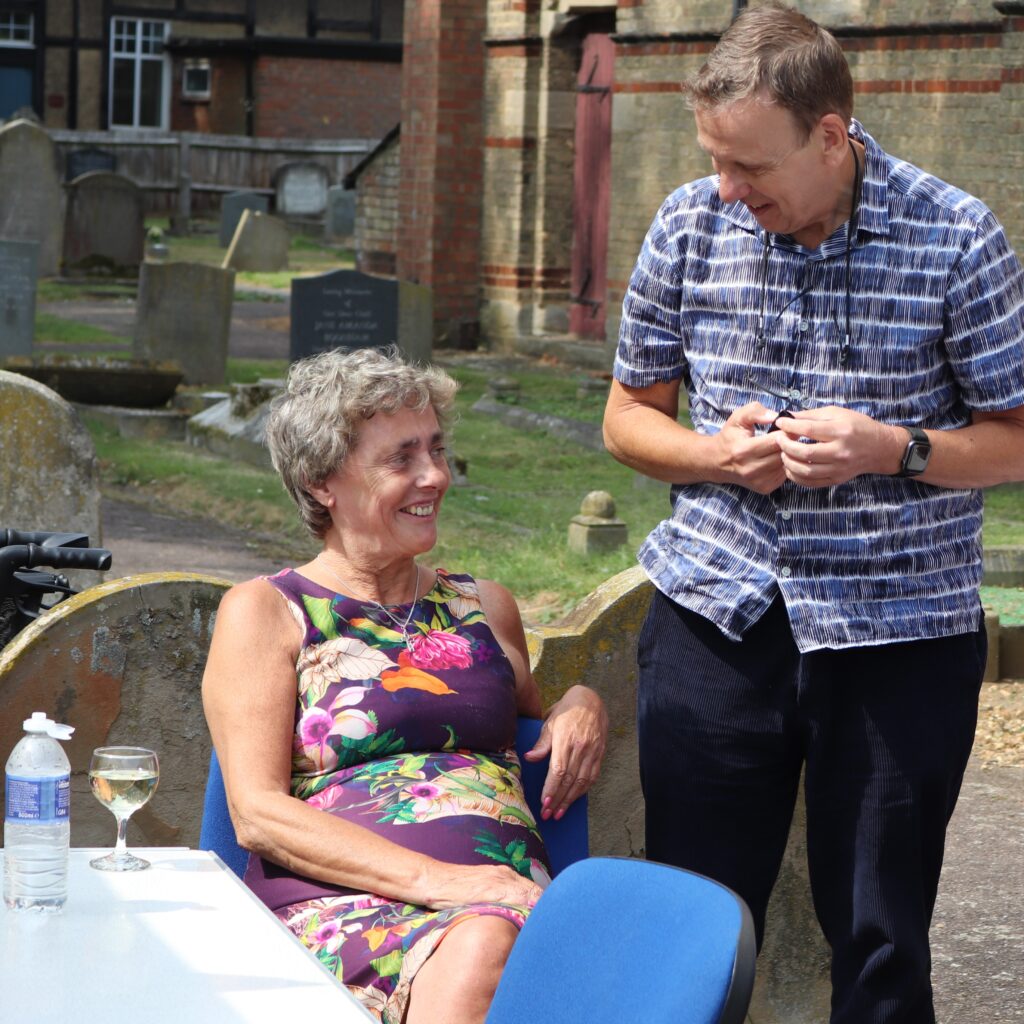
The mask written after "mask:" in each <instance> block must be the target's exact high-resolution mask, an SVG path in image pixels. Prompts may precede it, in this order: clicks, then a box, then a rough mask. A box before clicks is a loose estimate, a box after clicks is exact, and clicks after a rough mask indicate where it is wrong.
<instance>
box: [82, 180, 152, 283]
mask: <svg viewBox="0 0 1024 1024" xmlns="http://www.w3.org/2000/svg"><path fill="white" fill-rule="evenodd" d="M67 197H68V202H67V214H66V216H65V219H64V270H65V272H66V273H72V274H76V273H77V274H89V273H107V274H110V273H113V274H117V275H125V274H127V275H130V276H135V275H136V274H137V273H138V271H139V264H140V263H141V262H142V257H143V250H144V247H145V226H144V224H143V196H142V189H141V188H139V186H138V185H136V184H135V182H134V181H132V180H131V179H130V178H126V177H125V176H124V175H123V174H112V173H111V172H109V171H89V172H87V173H86V174H83V175H82V176H81V177H79V178H75V180H74V181H72V182H71V183H70V184H69V185H68V186H67Z"/></svg>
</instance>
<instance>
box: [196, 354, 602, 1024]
mask: <svg viewBox="0 0 1024 1024" xmlns="http://www.w3.org/2000/svg"><path fill="white" fill-rule="evenodd" d="M455 389H456V385H455V383H454V381H452V380H451V379H450V378H449V377H448V376H447V375H446V374H444V373H443V372H442V371H440V370H437V369H432V368H427V369H422V368H418V367H414V366H410V365H409V364H407V363H405V362H403V361H402V360H401V359H400V358H398V356H397V354H396V353H395V352H390V353H385V354H382V353H378V352H374V351H359V352H354V353H348V354H346V353H342V352H328V353H323V354H321V355H318V356H315V357H313V358H311V359H309V360H304V361H302V362H299V363H296V364H295V365H294V366H293V367H292V370H291V372H290V375H289V379H288V385H287V388H286V391H285V392H284V394H282V395H281V396H279V398H278V399H275V401H274V403H273V405H272V407H271V412H270V417H269V420H268V423H267V430H266V436H267V444H268V447H269V448H270V453H271V458H272V460H273V462H274V466H275V468H276V469H277V471H278V473H279V474H280V475H281V478H282V480H283V481H284V484H285V487H286V489H287V490H288V492H289V494H290V495H291V496H292V498H293V499H294V501H295V503H296V506H297V507H298V510H299V514H300V516H301V518H302V521H303V523H304V524H305V526H306V528H307V529H308V530H309V532H310V533H311V534H313V536H315V537H317V538H318V539H319V540H320V541H321V542H322V545H323V547H322V550H321V551H320V553H319V554H318V555H317V556H316V557H315V558H314V559H313V560H312V561H310V562H308V563H307V564H305V565H302V566H300V567H298V568H297V569H294V570H292V569H286V570H284V571H283V572H281V573H278V574H277V575H275V576H272V577H269V578H268V577H261V578H259V579H256V580H251V581H249V582H248V583H243V584H241V585H240V586H237V587H235V588H233V589H232V590H231V591H229V592H228V594H227V595H226V596H225V598H224V600H223V602H222V604H221V607H220V610H219V611H218V615H217V625H216V629H215V632H214V636H213V642H212V644H211V649H210V657H209V661H208V664H207V669H206V674H205V676H204V680H203V697H204V703H205V707H206V713H207V718H208V720H209V723H210V730H211V733H212V735H213V739H214V743H215V745H216V748H217V753H218V756H219V759H220V762H221V765H222V768H223V771H224V777H225V785H226V789H227V795H228V802H229V806H230V808H231V815H232V819H233V821H234V824H235V830H236V833H237V835H238V839H239V842H240V843H241V844H242V845H243V846H244V847H246V848H247V849H249V850H250V851H251V855H250V861H249V869H248V871H247V873H246V881H247V882H248V884H249V885H250V886H251V887H252V888H253V889H254V891H255V892H256V893H257V894H258V895H259V896H260V897H261V898H262V899H263V900H264V902H266V903H267V905H268V906H269V907H270V908H271V909H272V910H273V911H274V912H275V913H276V914H277V915H278V916H279V917H280V918H281V920H283V921H284V922H285V923H286V924H287V925H288V927H289V928H291V929H292V931H294V933H295V934H296V935H297V936H298V937H299V938H300V940H301V941H302V942H303V943H304V944H305V945H307V946H308V947H309V949H310V950H311V952H312V953H314V954H315V955H316V956H317V957H318V958H319V959H320V960H321V962H323V963H324V964H325V965H326V966H327V967H328V968H329V969H330V970H332V971H334V972H335V973H336V974H337V975H338V976H339V977H340V978H341V979H342V980H343V981H344V982H345V984H347V985H348V986H349V987H350V988H351V989H352V990H353V991H354V992H355V993H356V995H357V996H358V997H359V998H360V999H361V1000H362V1001H363V1003H364V1004H365V1005H366V1006H367V1007H368V1008H369V1009H370V1010H371V1011H373V1012H374V1013H376V1014H377V1015H378V1016H379V1017H380V1019H381V1020H383V1021H394V1022H397V1021H404V1022H406V1024H417V1022H422V1021H432V1022H438V1021H440V1020H442V1019H443V1020H447V1021H452V1022H455V1021H460V1022H466V1024H469V1022H473V1021H482V1020H483V1018H484V1015H485V1014H486V1011H487V1007H488V1005H489V1003H490V998H491V995H492V994H493V991H494V987H495V985H496V984H497V980H498V977H499V975H500V973H501V970H502V967H503V965H504V962H505V957H506V956H507V954H508V952H509V950H510V948H511V945H512V942H513V940H514V939H515V936H516V934H517V932H518V928H519V927H520V926H521V925H522V922H523V920H524V919H525V917H526V915H527V914H528V913H529V912H530V908H531V907H532V906H533V904H534V902H535V901H536V899H537V897H538V896H539V894H540V891H541V889H542V888H543V886H544V885H545V884H546V883H547V881H548V867H547V855H546V853H545V851H544V846H543V843H542V842H541V839H540V834H539V832H538V829H537V824H536V821H535V820H534V818H533V817H532V815H531V813H530V811H529V809H528V807H527V805H526V802H525V798H524V796H523V789H522V783H521V778H520V770H519V763H518V761H517V759H516V756H515V753H514V750H513V747H514V739H515V727H516V719H517V716H518V715H520V714H525V715H530V716H534V717H538V716H540V714H541V702H540V696H539V693H538V690H537V686H536V683H535V682H534V680H533V677H532V675H531V673H530V669H529V658H528V655H527V652H526V641H525V637H524V635H523V628H522V623H521V622H520V619H519V613H518V610H517V609H516V604H515V601H514V600H513V598H512V595H511V594H510V593H509V592H508V591H507V590H505V588H504V587H501V586H499V585H498V584H496V583H493V582H490V581H488V580H476V579H474V578H473V577H472V576H470V575H468V574H466V573H456V572H449V571H447V570H444V569H432V568H428V567H427V566H425V565H421V564H420V563H419V562H418V561H417V558H418V557H419V556H421V555H423V554H425V553H426V552H428V551H429V550H430V549H431V548H432V547H433V546H434V544H435V542H436V540H437V522H438V516H439V513H440V510H441V506H442V502H443V500H444V497H445V493H446V492H447V490H448V486H449V483H450V475H449V471H448V464H447V459H446V456H445V429H446V426H447V424H448V422H449V420H450V418H451V412H452V408H453V399H454V393H455ZM606 731H607V716H606V714H605V711H604V707H603V705H602V703H601V701H600V699H599V698H598V697H597V696H596V694H594V693H593V692H592V691H590V690H588V689H586V688H585V687H582V686H576V687H572V688H571V689H570V690H568V692H567V693H566V695H565V696H564V697H563V698H562V699H561V700H560V701H559V702H558V703H557V704H555V705H554V707H552V708H551V709H550V711H549V712H548V714H547V717H546V721H545V725H544V728H543V730H542V732H541V736H540V739H539V740H538V743H537V745H536V746H535V747H534V749H533V750H532V751H530V752H529V753H527V755H526V756H527V757H528V758H530V759H540V758H542V757H544V756H547V755H548V754H549V753H550V755H551V770H550V773H549V776H548V779H547V782H546V785H545V788H544V795H543V810H542V815H543V816H544V817H551V816H554V817H561V816H562V815H563V814H564V813H565V810H566V809H567V807H568V806H569V804H570V803H571V802H572V801H573V800H575V799H576V798H577V797H578V796H580V795H581V794H582V793H584V792H586V790H587V789H588V788H589V786H590V784H591V783H592V782H593V780H594V777H595V775H596V773H597V770H598V768H599V766H600V762H601V758H602V756H603V752H604V745H605V735H606ZM456 924H457V925H459V927H458V928H457V929H455V928H454V926H455V925H456ZM453 929H454V933H453ZM452 933H453V934H452ZM439 1007H444V1008H445V1009H446V1012H447V1016H439V1014H438V1008H439Z"/></svg>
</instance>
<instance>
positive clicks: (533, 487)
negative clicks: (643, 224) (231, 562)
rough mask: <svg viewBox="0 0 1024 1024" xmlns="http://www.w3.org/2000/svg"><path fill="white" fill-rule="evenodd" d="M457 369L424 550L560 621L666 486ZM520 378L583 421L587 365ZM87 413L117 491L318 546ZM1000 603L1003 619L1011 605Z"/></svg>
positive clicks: (173, 453) (990, 534) (185, 461)
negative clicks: (602, 550) (495, 398)
mask: <svg viewBox="0 0 1024 1024" xmlns="http://www.w3.org/2000/svg"><path fill="white" fill-rule="evenodd" d="M439 361H440V362H444V359H443V357H442V358H441V359H439ZM228 369H229V376H230V379H231V380H232V381H233V382H242V381H255V380H258V379H260V378H264V377H272V378H273V377H276V378H280V377H283V376H284V375H285V373H286V371H287V362H286V361H285V360H275V361H268V360H235V359H232V360H229V366H228ZM448 369H449V370H450V372H451V373H452V375H453V376H455V377H456V378H458V379H459V380H460V383H461V384H462V388H461V389H460V392H459V396H458V400H457V404H458V412H459V420H458V422H457V423H456V426H455V430H454V435H453V443H452V449H453V451H454V453H455V454H456V455H457V456H459V457H460V458H463V459H465V460H466V461H467V464H468V474H467V475H468V486H460V487H456V486H453V487H452V488H451V489H450V490H449V491H448V495H447V497H446V498H445V502H444V507H443V510H442V514H441V520H440V530H439V540H438V544H437V547H436V548H435V549H434V551H433V552H431V554H430V555H429V556H426V557H427V559H428V560H429V561H430V562H431V564H434V565H440V566H444V567H446V568H450V569H454V570H466V571H470V572H473V573H474V574H475V575H478V576H483V577H489V578H491V579H496V580H498V581H499V582H501V583H503V584H505V585H506V586H507V587H509V589H511V590H512V592H513V593H514V594H515V595H516V598H517V600H518V602H519V604H520V607H521V609H522V611H523V616H524V619H525V620H526V621H527V622H528V623H531V624H543V623H549V622H554V621H557V620H558V619H559V618H561V617H562V616H563V615H564V614H565V613H566V612H568V611H569V610H570V609H571V608H572V607H574V606H575V605H576V604H577V603H578V602H579V601H580V600H581V599H582V598H583V597H585V596H586V595H587V594H588V593H590V592H591V591H592V590H594V589H595V588H596V587H597V586H598V585H600V584H601V583H603V582H604V581H605V580H607V579H609V578H610V577H611V576H614V575H615V574H616V573H618V572H621V571H622V570H624V569H627V568H631V567H632V566H634V565H635V564H636V559H635V553H636V549H637V547H638V546H639V545H640V543H641V542H642V540H643V538H644V537H645V536H646V534H647V533H648V531H649V530H650V529H651V528H652V527H653V526H654V525H655V524H656V523H657V522H659V521H660V520H661V519H662V518H664V516H665V515H666V514H667V513H668V511H669V500H668V486H667V485H664V484H659V483H657V482H655V481H650V480H647V479H646V478H644V477H641V476H640V475H638V474H636V473H634V472H632V471H631V470H629V469H627V468H626V467H624V466H621V465H619V464H618V463H616V462H615V461H614V460H613V459H612V458H611V457H610V456H609V455H608V454H607V453H605V452H597V451H591V450H589V449H584V448H581V447H579V446H577V445H575V444H573V443H571V442H569V441H564V440H562V439H559V438H555V437H552V436H550V435H548V434H546V433H543V432H536V433H533V432H520V431H516V430H512V429H510V428H508V427H506V426H504V425H502V424H501V423H500V422H498V421H497V420H496V419H494V418H492V417H490V416H486V415H483V414H481V413H475V412H473V411H472V409H471V406H472V404H473V402H474V401H476V399H477V398H478V397H479V396H480V395H481V394H482V393H483V391H484V389H485V386H486V380H487V377H488V375H487V374H484V373H482V372H479V371H476V370H472V369H468V368H466V367H462V366H458V365H453V366H449V367H448ZM522 376H523V384H524V392H525V391H526V390H527V384H529V389H530V390H532V389H533V379H534V377H536V378H537V380H538V381H539V382H542V383H543V385H544V388H545V389H546V394H547V398H546V401H548V402H549V403H550V408H549V410H548V411H550V412H553V413H555V414H557V415H561V416H566V417H573V418H579V412H578V405H577V399H576V397H575V395H576V387H577V382H578V380H579V377H580V373H579V372H571V371H568V370H565V369H564V368H555V369H554V370H553V371H552V372H549V370H548V369H542V370H537V371H523V373H522ZM553 382H554V383H553ZM524 404H525V403H524ZM86 423H87V426H88V427H89V429H90V431H91V433H92V435H93V438H94V441H95V443H96V447H97V453H98V455H99V457H100V461H101V467H102V474H103V481H104V486H105V487H107V488H108V489H109V490H111V491H115V492H117V493H120V494H122V495H125V494H127V495H128V496H131V497H134V498H136V499H137V500H140V501H144V502H145V503H146V504H148V505H151V506H153V507H154V508H155V509H157V510H158V511H160V512H162V513H164V514H171V515H173V514H183V515H187V516H194V517H199V518H206V519H214V520H216V521H218V522H220V523H223V524H225V525H228V526H233V527H236V528H238V529H242V530H245V531H248V532H250V533H251V534H253V535H254V536H256V535H258V540H259V541H260V547H261V548H262V549H265V550H267V551H268V552H273V554H272V555H269V554H268V559H269V558H271V557H272V558H273V560H274V564H277V563H281V562H284V561H291V562H292V564H295V563H296V562H298V561H304V560H306V559H308V558H309V557H311V556H312V555H313V554H314V553H315V551H316V545H315V544H314V542H312V541H311V540H310V539H309V538H308V537H307V536H306V534H305V533H304V531H303V530H302V528H301V527H300V526H299V525H298V522H297V519H296V515H295V512H294V509H293V506H292V505H291V502H290V501H289V500H288V498H287V496H286V495H285V493H284V491H283V489H282V487H281V485H280V483H279V482H278V480H277V477H276V476H275V475H274V474H273V473H271V472H269V471H262V470H259V469H256V468H252V467H249V466H246V465H244V464H241V463H238V462H227V461H226V460H224V459H221V458H217V457H215V456H212V455H208V454H205V453H203V452H202V451H200V450H197V449H196V448H193V447H190V446H187V445H185V444H176V443H172V442H166V441H162V442H159V443H153V442H145V441H137V440H127V439H124V438H121V437H119V436H118V435H117V434H116V432H115V431H113V430H112V429H111V428H109V427H107V426H105V425H103V424H101V423H100V422H99V421H94V420H90V419H89V418H88V416H86ZM592 490H605V491H608V492H609V493H611V494H612V496H613V497H614V499H615V502H616V511H617V515H618V517H619V518H621V519H622V520H623V521H625V523H626V524H627V528H628V534H629V539H628V542H627V543H626V545H624V546H623V547H621V548H619V549H617V550H616V551H613V552H609V553H606V554H601V555H591V556H584V555H579V554H576V553H574V552H570V551H569V550H568V547H567V543H566V537H567V532H568V525H569V521H570V520H571V518H572V516H573V515H575V514H576V513H578V512H579V506H580V502H581V500H582V499H583V497H584V496H585V495H586V494H587V493H588V492H589V491H592ZM986 543H987V544H990V545H995V544H1000V545H1022V544H1024V487H1022V486H1018V485H1008V486H1004V487H1001V488H995V489H993V490H992V491H991V492H989V494H988V499H987V514H986ZM268 567H269V564H268ZM991 589H994V588H986V592H987V591H989V590H991ZM994 596H995V597H997V598H1001V597H1003V596H1004V595H1003V594H1002V593H1001V592H997V593H996V594H995V595H994ZM989 603H990V602H989V601H988V594H987V593H986V604H989ZM993 603H994V602H993ZM999 603H1003V602H999ZM1000 610H1001V614H1003V615H1004V616H1005V615H1007V614H1008V613H1011V609H1010V608H1008V607H1007V608H1001V609H1000ZM1011 618H1016V617H1015V616H1013V615H1012V614H1011ZM1004 621H1009V620H1008V619H1005V620H1004Z"/></svg>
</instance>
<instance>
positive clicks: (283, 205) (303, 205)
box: [274, 161, 330, 218]
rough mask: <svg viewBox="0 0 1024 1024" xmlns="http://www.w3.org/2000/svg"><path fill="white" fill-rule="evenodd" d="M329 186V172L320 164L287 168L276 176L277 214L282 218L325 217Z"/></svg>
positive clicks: (306, 162)
mask: <svg viewBox="0 0 1024 1024" xmlns="http://www.w3.org/2000/svg"><path fill="white" fill-rule="evenodd" d="M329 185H330V177H329V175H328V173H327V169H326V168H325V167H321V166H320V164H315V163H312V162H310V161H297V162H295V163H290V164H284V166H282V167H279V168H278V169H277V171H276V173H275V174H274V192H275V196H274V210H275V212H276V213H277V214H279V215H280V216H282V217H309V218H317V217H322V216H323V214H324V211H325V210H326V209H327V188H328V186H329Z"/></svg>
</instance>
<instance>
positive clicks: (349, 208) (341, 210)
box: [327, 185, 356, 238]
mask: <svg viewBox="0 0 1024 1024" xmlns="http://www.w3.org/2000/svg"><path fill="white" fill-rule="evenodd" d="M355 229H356V190H355V189H354V188H342V186H341V185H332V186H331V187H330V188H329V189H328V190H327V236H328V237H329V238H349V237H350V236H351V235H352V233H353V232H354V231H355Z"/></svg>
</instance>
